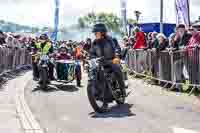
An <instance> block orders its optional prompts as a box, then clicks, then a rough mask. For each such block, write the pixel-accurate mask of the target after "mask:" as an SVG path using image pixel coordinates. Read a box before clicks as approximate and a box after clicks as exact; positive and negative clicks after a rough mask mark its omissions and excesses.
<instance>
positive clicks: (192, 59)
mask: <svg viewBox="0 0 200 133" xmlns="http://www.w3.org/2000/svg"><path fill="white" fill-rule="evenodd" d="M199 63H200V49H199V48H187V49H184V50H178V51H172V50H166V51H158V50H156V49H154V50H152V49H151V50H142V49H141V50H134V49H131V50H129V52H128V54H127V64H128V68H129V70H130V71H131V72H134V73H135V74H138V75H143V76H147V77H149V78H151V79H154V80H157V81H159V82H160V83H162V84H164V86H167V85H170V86H171V87H170V88H171V89H173V88H174V87H176V88H179V87H180V86H182V85H183V84H185V81H189V82H188V83H187V84H188V86H190V87H193V88H195V87H200V64H199Z"/></svg>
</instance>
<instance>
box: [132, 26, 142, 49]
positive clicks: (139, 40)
mask: <svg viewBox="0 0 200 133" xmlns="http://www.w3.org/2000/svg"><path fill="white" fill-rule="evenodd" d="M134 34H135V43H134V45H133V49H143V48H145V35H144V32H142V31H140V29H139V27H135V29H134Z"/></svg>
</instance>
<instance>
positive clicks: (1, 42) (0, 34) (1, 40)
mask: <svg viewBox="0 0 200 133" xmlns="http://www.w3.org/2000/svg"><path fill="white" fill-rule="evenodd" d="M4 44H6V41H5V34H4V33H3V32H2V31H0V45H1V46H3V45H4Z"/></svg>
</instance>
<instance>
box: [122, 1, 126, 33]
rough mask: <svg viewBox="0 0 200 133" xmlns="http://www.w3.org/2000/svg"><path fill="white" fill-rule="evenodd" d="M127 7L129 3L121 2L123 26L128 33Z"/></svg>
mask: <svg viewBox="0 0 200 133" xmlns="http://www.w3.org/2000/svg"><path fill="white" fill-rule="evenodd" d="M126 6H127V1H126V0H121V16H122V24H123V31H124V32H125V33H127V27H126V26H127V16H126V11H127V9H126Z"/></svg>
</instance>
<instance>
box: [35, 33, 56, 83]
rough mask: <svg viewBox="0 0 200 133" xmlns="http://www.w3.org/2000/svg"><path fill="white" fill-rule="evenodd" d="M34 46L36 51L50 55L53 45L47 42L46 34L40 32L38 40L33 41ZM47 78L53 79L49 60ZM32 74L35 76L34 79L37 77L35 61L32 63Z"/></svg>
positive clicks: (52, 69)
mask: <svg viewBox="0 0 200 133" xmlns="http://www.w3.org/2000/svg"><path fill="white" fill-rule="evenodd" d="M34 48H35V49H36V51H37V52H41V53H42V54H47V55H49V56H50V55H52V54H53V45H52V44H51V43H50V42H49V38H48V35H47V34H42V35H40V37H39V42H37V43H35V46H34ZM48 67H49V79H50V80H54V76H53V74H54V65H53V64H52V63H51V62H49V64H48ZM33 68H35V69H33V73H34V74H33V75H34V76H36V77H34V79H39V71H38V66H37V64H36V63H34V64H33Z"/></svg>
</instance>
